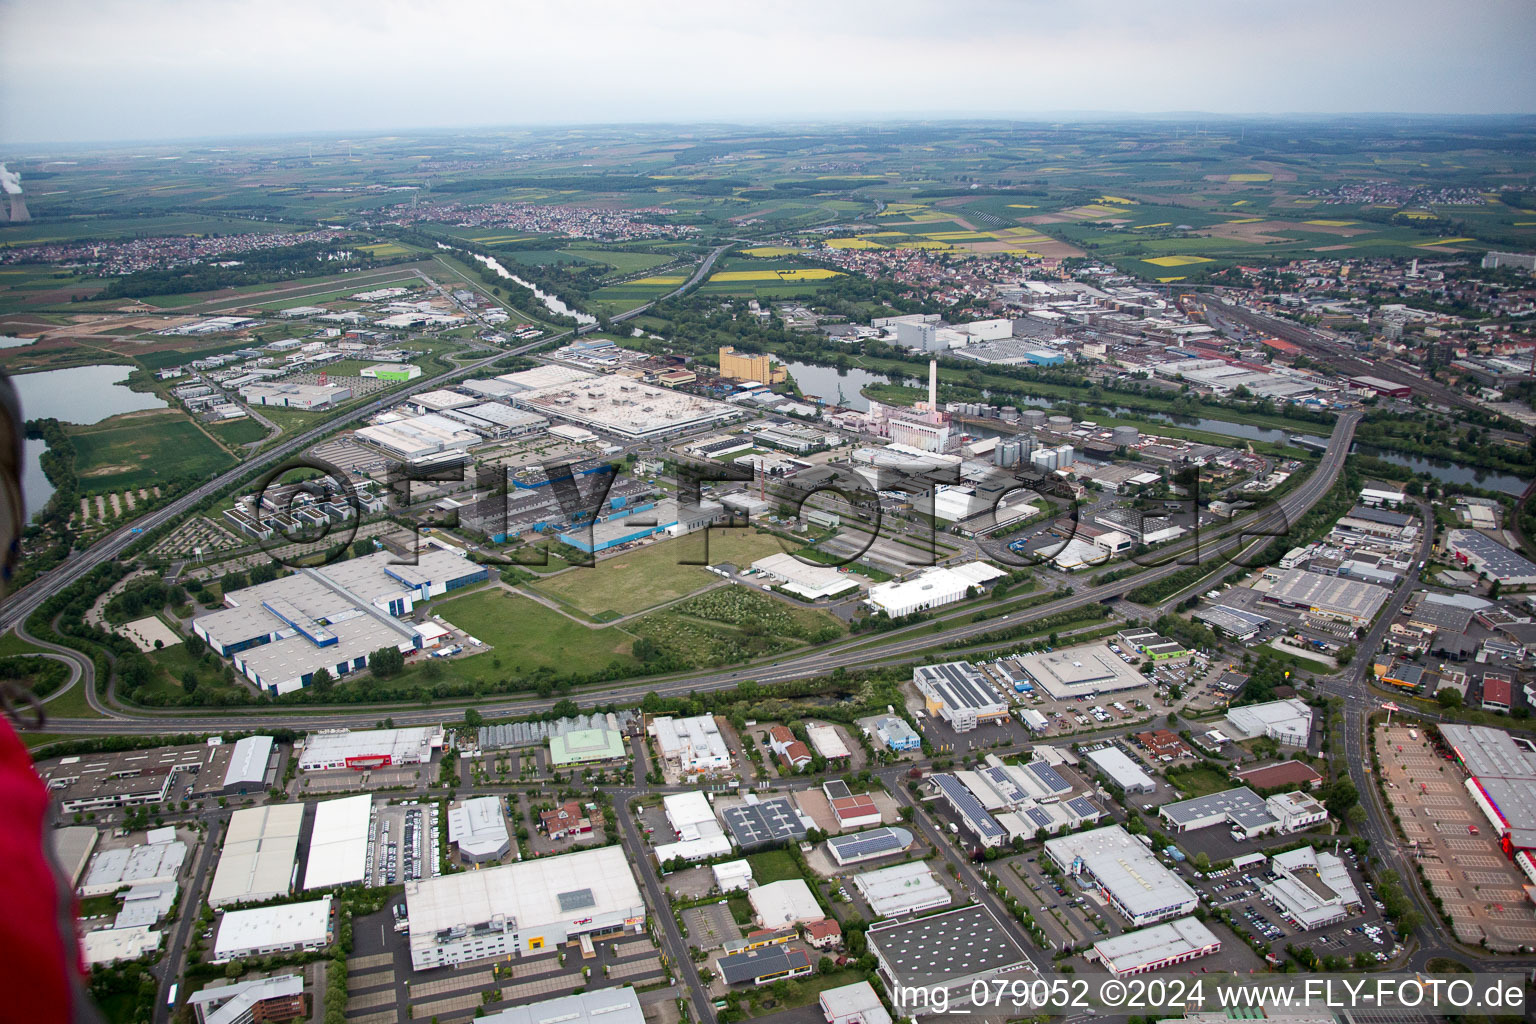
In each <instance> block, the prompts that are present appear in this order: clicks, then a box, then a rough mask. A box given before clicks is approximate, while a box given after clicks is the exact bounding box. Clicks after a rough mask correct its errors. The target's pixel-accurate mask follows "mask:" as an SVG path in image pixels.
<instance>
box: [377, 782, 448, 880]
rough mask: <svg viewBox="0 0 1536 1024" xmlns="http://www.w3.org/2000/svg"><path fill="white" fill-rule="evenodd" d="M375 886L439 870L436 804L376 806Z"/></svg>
mask: <svg viewBox="0 0 1536 1024" xmlns="http://www.w3.org/2000/svg"><path fill="white" fill-rule="evenodd" d="M376 810H377V813H376V815H375V821H374V831H373V837H372V839H373V862H372V867H371V870H372V875H373V882H372V884H373V885H397V884H402V883H404V882H407V881H411V880H414V879H421V878H430V877H432V876H434V875H436V874H438V873H439V868H438V863H437V852H438V838H439V834H438V832H439V826H438V819H437V805H436V804H434V803H425V802H417V801H414V800H413V801H409V802H407V803H404V804H389V805H386V806H379V807H377V808H376Z"/></svg>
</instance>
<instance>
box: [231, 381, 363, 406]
mask: <svg viewBox="0 0 1536 1024" xmlns="http://www.w3.org/2000/svg"><path fill="white" fill-rule="evenodd" d="M240 397H241V398H242V399H244V400H245V402H246V403H247V404H248V405H280V406H283V407H284V408H287V409H306V410H309V411H311V412H313V411H315V410H317V409H331V408H334V407H336V406H338V405H340V404H341V403H342V402H345V401H348V400H350V399H351V398H352V389H351V388H348V387H343V386H342V385H340V384H326V385H324V386H321V385H318V384H289V383H285V382H282V381H273V382H270V383H259V384H247V385H245V386H244V387H242V388H241V389H240Z"/></svg>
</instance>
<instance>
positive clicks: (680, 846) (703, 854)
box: [655, 790, 731, 864]
mask: <svg viewBox="0 0 1536 1024" xmlns="http://www.w3.org/2000/svg"><path fill="white" fill-rule="evenodd" d="M662 806H663V807H664V808H665V810H666V814H667V822H668V823H669V824H670V825H671V826H672V834H673V835H674V836H675V837H676V839H677V841H676V842H674V843H668V844H663V845H659V846H657V847H656V851H655V852H656V861H657V863H658V864H666V863H667V862H669V861H673V860H686V861H696V860H708V859H710V858H712V857H719V856H721V855H723V854H727V853H730V852H731V841H730V839H728V838H727V837H726V835H725V830H724V829H723V828H722V827H721V825H720V822H719V821H718V820H717V819H716V818H715V810H714V808H713V807H711V806H710V803H709V798H708V797H706V796H705V795H704V794H703V793H701V792H699V791H697V790H693V791H690V792H687V793H671V794H668V795H667V796H665V797H663V798H662Z"/></svg>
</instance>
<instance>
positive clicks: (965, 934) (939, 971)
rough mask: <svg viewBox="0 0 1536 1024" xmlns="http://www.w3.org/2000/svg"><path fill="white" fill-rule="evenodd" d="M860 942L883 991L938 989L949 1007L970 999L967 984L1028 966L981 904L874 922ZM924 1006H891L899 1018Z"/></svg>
mask: <svg viewBox="0 0 1536 1024" xmlns="http://www.w3.org/2000/svg"><path fill="white" fill-rule="evenodd" d="M865 938H866V939H867V940H868V943H869V951H870V952H871V953H873V954H874V955H875V962H876V965H877V969H878V971H879V972H880V976H881V978H882V979H883V980H884V981H885V984H886V986H887V987H888V988H889V989H891V991H893V992H896V993H898V995H899V993H900V992H902V991H908V990H911V989H915V988H933V987H943V988H944V989H945V990H947V991H948V992H949V993H950V1008H951V1009H954V1008H955V1007H956V1006H959V1005H960V1004H961V1003H962V1002H964V1001H965V1000H967V999H968V998H969V994H970V985H971V982H973V981H977V980H981V979H985V978H990V977H994V976H996V975H999V974H1006V973H1008V972H1010V971H1016V970H1018V969H1019V968H1021V967H1023V966H1025V965H1026V964H1027V963H1029V960H1028V958H1027V957H1026V956H1025V954H1024V950H1023V949H1021V948H1020V947H1019V944H1018V942H1017V941H1016V940H1015V939H1014V937H1013V935H1012V934H1011V933H1010V932H1009V931H1008V930H1007V929H1006V928H1004V927H1003V926H1002V925H1001V924H1000V923H998V920H997V918H995V917H993V916H992V913H991V911H989V910H987V908H986V907H984V906H982V905H980V904H972V905H971V906H968V907H959V908H957V909H955V910H946V911H942V912H941V913H937V914H929V915H927V916H926V917H914V918H907V919H905V920H901V921H879V922H876V923H875V924H872V925H870V927H869V930H868V932H866V933H865ZM923 1009H924V1007H923V1006H903V1005H902V1003H901V1002H900V1001H898V1002H897V1003H896V1012H897V1014H899V1015H901V1016H917V1015H918V1014H919V1013H921V1012H922V1011H923Z"/></svg>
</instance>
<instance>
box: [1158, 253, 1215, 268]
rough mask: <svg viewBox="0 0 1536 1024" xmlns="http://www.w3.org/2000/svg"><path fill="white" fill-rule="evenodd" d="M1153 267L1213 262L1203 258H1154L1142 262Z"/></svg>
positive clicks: (1185, 265) (1184, 265)
mask: <svg viewBox="0 0 1536 1024" xmlns="http://www.w3.org/2000/svg"><path fill="white" fill-rule="evenodd" d="M1141 262H1143V263H1150V264H1152V265H1153V266H1154V267H1187V266H1189V265H1190V264H1193V263H1213V262H1215V261H1214V260H1211V259H1208V258H1207V257H1205V256H1154V257H1152V258H1151V259H1149V260H1142V261H1141Z"/></svg>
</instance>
